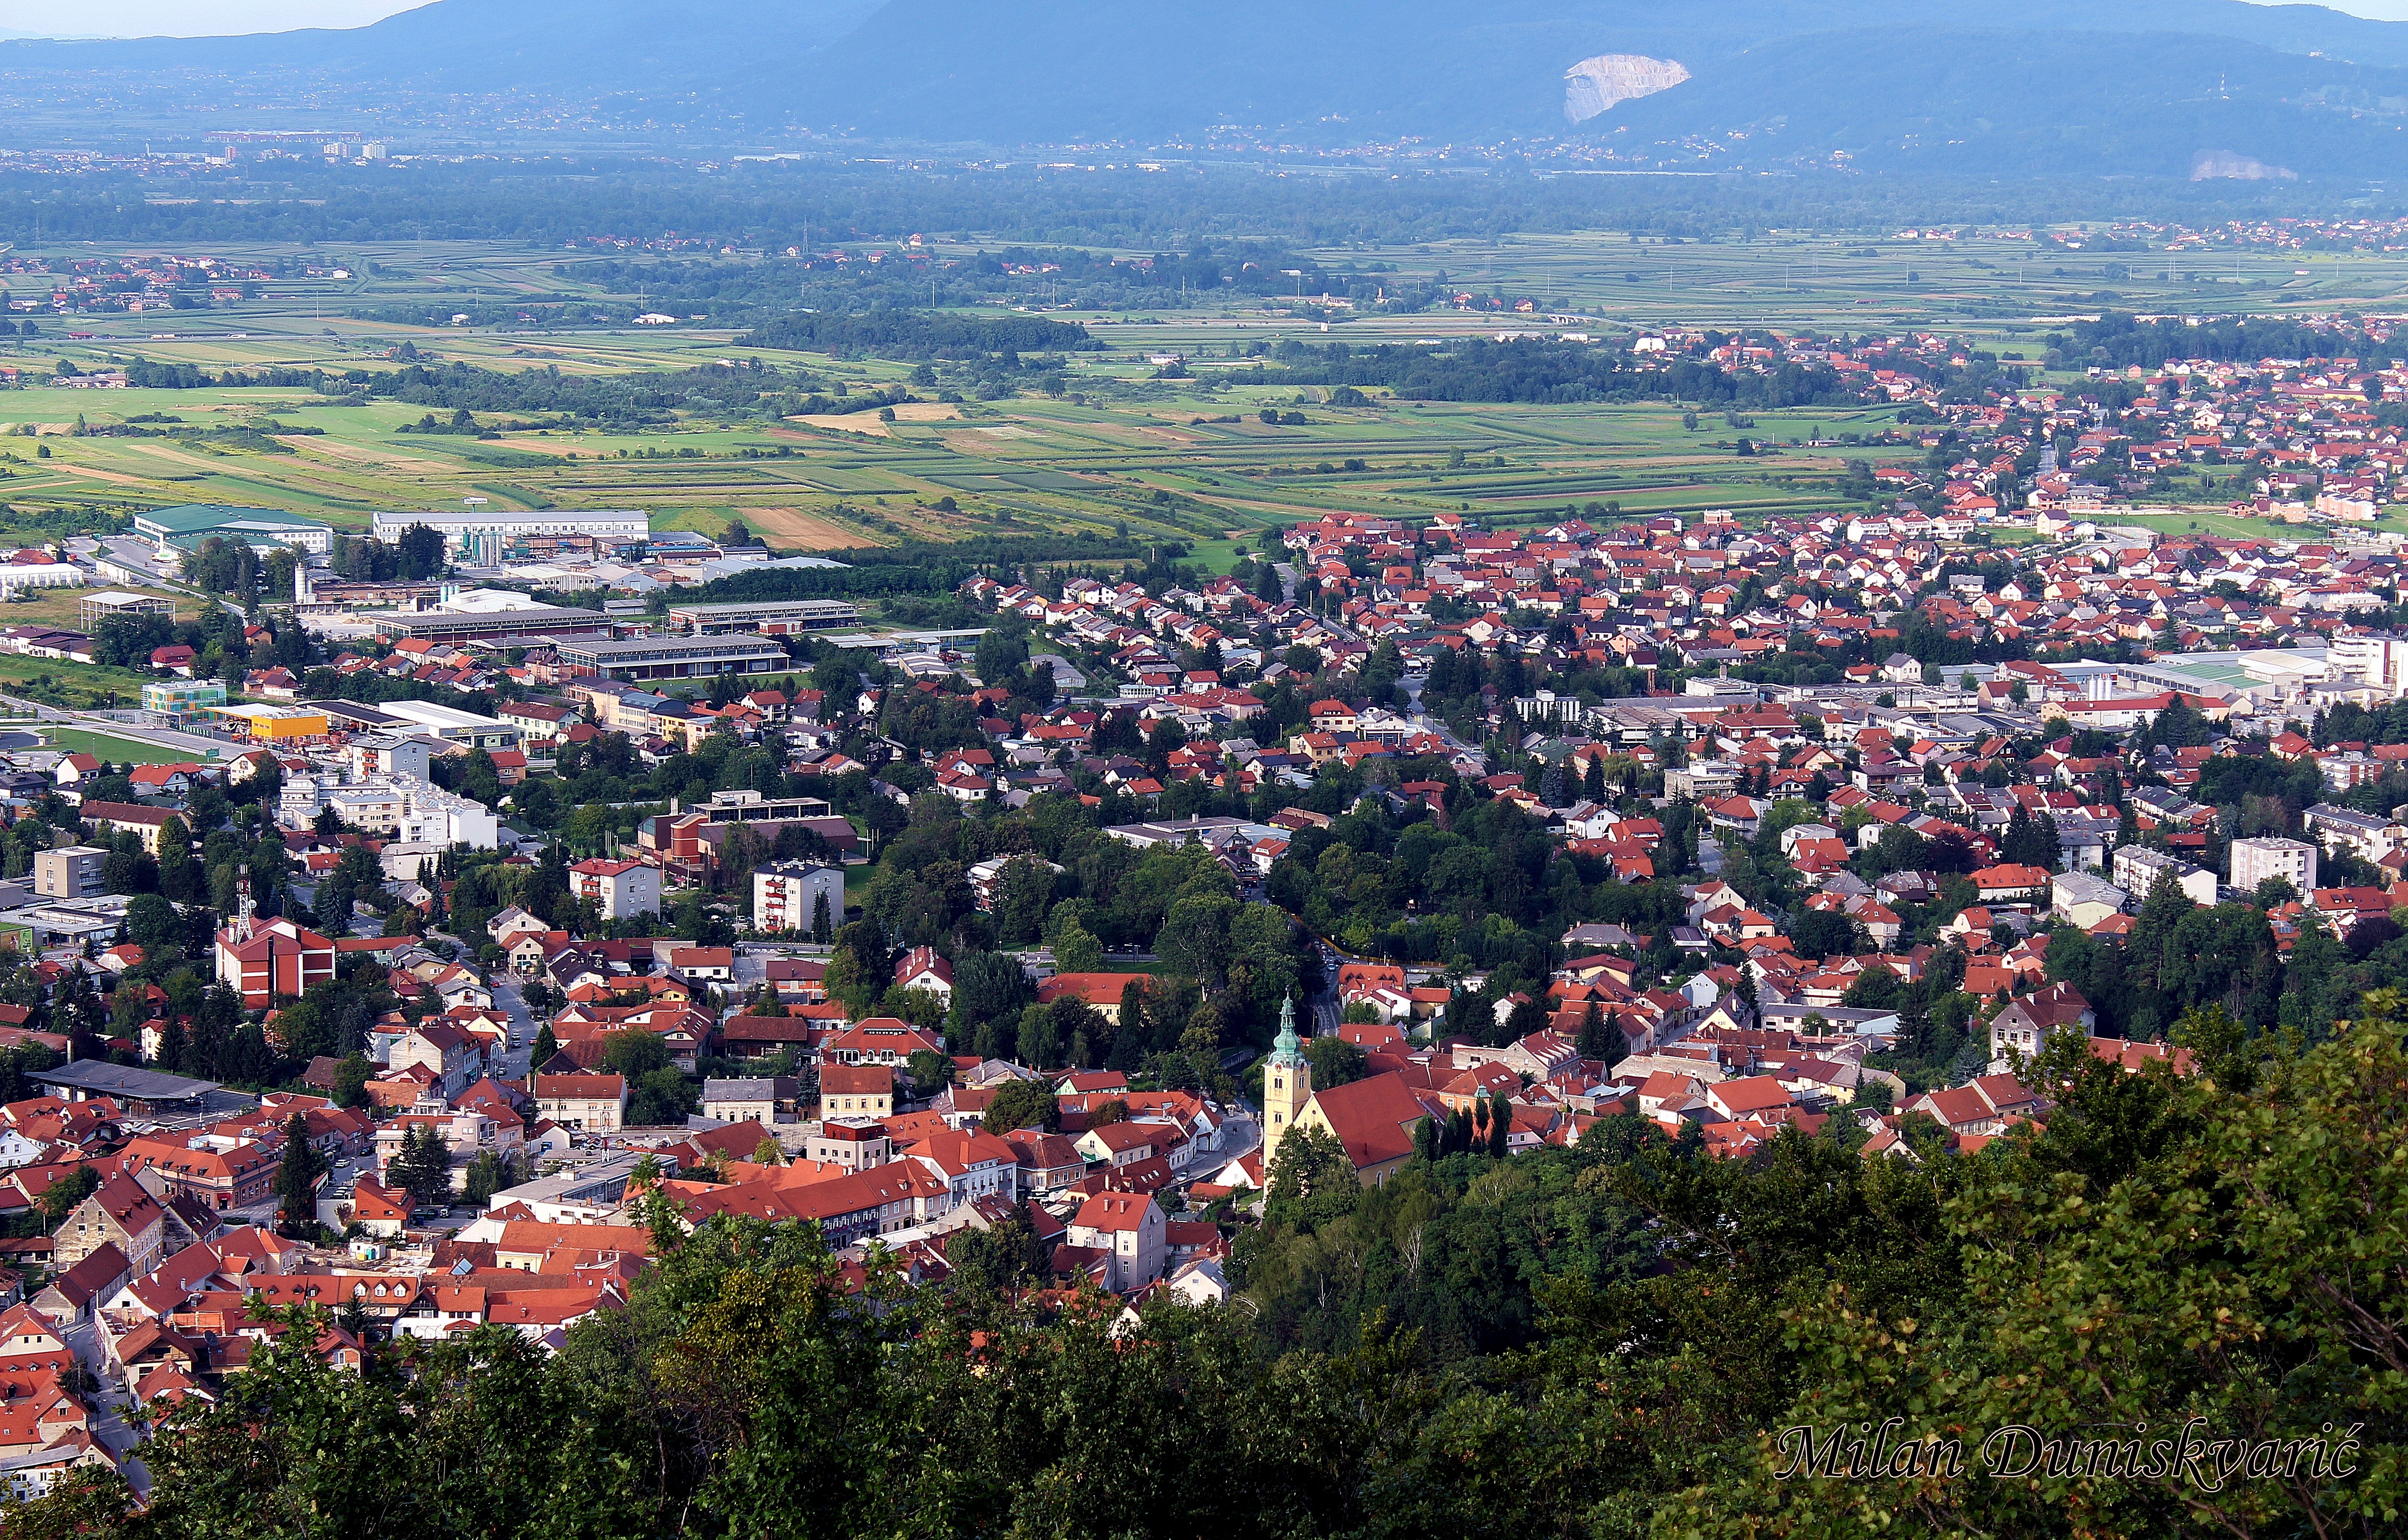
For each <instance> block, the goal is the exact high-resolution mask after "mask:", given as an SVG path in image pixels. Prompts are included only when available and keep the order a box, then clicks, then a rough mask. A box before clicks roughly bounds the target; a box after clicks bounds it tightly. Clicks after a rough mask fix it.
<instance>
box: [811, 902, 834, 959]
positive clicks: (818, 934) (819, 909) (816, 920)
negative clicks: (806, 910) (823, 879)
mask: <svg viewBox="0 0 2408 1540" xmlns="http://www.w3.org/2000/svg"><path fill="white" fill-rule="evenodd" d="M835 934H836V930H835V921H834V920H833V918H832V917H831V916H830V915H829V913H828V896H827V890H825V889H824V888H823V889H822V890H820V891H819V893H818V894H817V895H816V896H814V897H813V898H812V900H811V939H812V940H813V941H814V942H816V943H818V944H819V945H820V946H823V947H824V946H826V945H827V944H828V940H829V938H830V937H832V936H834V935H835Z"/></svg>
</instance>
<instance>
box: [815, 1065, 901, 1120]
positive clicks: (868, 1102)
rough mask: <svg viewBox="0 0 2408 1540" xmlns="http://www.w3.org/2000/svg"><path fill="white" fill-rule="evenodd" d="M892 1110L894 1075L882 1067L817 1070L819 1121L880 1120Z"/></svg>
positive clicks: (886, 1067) (884, 1066) (853, 1066)
mask: <svg viewBox="0 0 2408 1540" xmlns="http://www.w3.org/2000/svg"><path fill="white" fill-rule="evenodd" d="M894 1110H895V1071H894V1070H893V1069H892V1068H891V1067H889V1066H888V1065H885V1064H827V1065H824V1066H822V1068H821V1070H820V1116H821V1117H822V1118H883V1117H885V1116H887V1115H888V1114H889V1113H892V1112H893V1111H894Z"/></svg>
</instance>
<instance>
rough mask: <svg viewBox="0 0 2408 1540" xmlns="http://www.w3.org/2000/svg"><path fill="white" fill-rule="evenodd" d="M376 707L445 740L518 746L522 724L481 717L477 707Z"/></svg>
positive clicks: (385, 703)
mask: <svg viewBox="0 0 2408 1540" xmlns="http://www.w3.org/2000/svg"><path fill="white" fill-rule="evenodd" d="M376 709H377V711H378V712H380V714H382V715H384V716H387V717H395V718H399V719H400V720H403V721H406V722H409V723H410V724H411V725H412V726H415V727H418V728H421V729H423V731H425V732H427V733H430V734H433V735H435V736H436V737H438V738H442V739H444V740H445V741H446V742H450V743H459V744H466V745H467V746H468V747H469V748H471V749H485V750H486V751H488V752H491V751H492V750H494V749H516V748H517V747H518V746H519V725H518V723H516V722H506V721H503V720H500V719H498V718H495V717H480V716H479V715H477V714H476V713H475V712H474V711H463V710H461V709H460V708H459V707H457V706H438V705H437V704H436V703H435V702H433V701H379V702H378V703H377V705H376Z"/></svg>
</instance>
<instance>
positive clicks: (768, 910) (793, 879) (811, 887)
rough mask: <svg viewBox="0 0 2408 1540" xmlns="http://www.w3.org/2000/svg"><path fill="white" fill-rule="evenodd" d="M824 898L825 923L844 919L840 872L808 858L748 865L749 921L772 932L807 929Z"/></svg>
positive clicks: (842, 879)
mask: <svg viewBox="0 0 2408 1540" xmlns="http://www.w3.org/2000/svg"><path fill="white" fill-rule="evenodd" d="M822 898H825V899H826V900H827V915H828V924H829V925H830V926H831V927H834V926H838V925H841V924H843V923H844V873H843V871H841V870H840V869H839V868H838V867H834V866H822V865H820V864H818V863H815V862H809V861H781V862H776V863H771V864H769V865H767V866H755V867H753V924H754V925H755V926H757V927H759V928H760V929H762V930H764V931H767V932H769V933H770V934H777V933H778V932H781V931H809V930H810V928H811V921H812V920H813V919H814V918H815V917H816V916H817V915H818V913H819V904H820V900H821V899H822Z"/></svg>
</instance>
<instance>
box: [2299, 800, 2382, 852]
mask: <svg viewBox="0 0 2408 1540" xmlns="http://www.w3.org/2000/svg"><path fill="white" fill-rule="evenodd" d="M2302 816H2303V817H2304V819H2305V820H2306V822H2307V826H2308V833H2309V834H2310V835H2311V836H2313V837H2315V838H2316V839H2319V840H2331V841H2333V842H2334V843H2336V844H2339V845H2343V846H2346V847H2348V848H2349V852H2350V854H2352V855H2354V856H2357V857H2358V859H2359V860H2361V861H2378V862H2379V861H2381V860H2382V859H2383V858H2384V857H2385V856H2387V855H2389V854H2390V853H2391V852H2392V851H2394V850H2397V849H2399V848H2400V847H2401V845H2402V844H2408V829H2403V828H2401V826H2400V825H2399V824H2397V823H2394V822H2392V821H2391V820H2389V819H2387V818H2383V817H2380V816H2378V815H2376V814H2373V813H2361V812H2358V810H2357V809H2355V808H2351V807H2336V806H2332V804H2330V803H2326V802H2320V803H2317V804H2316V805H2315V806H2313V807H2311V808H2309V809H2308V810H2307V812H2306V813H2305V814H2304V815H2302Z"/></svg>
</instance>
